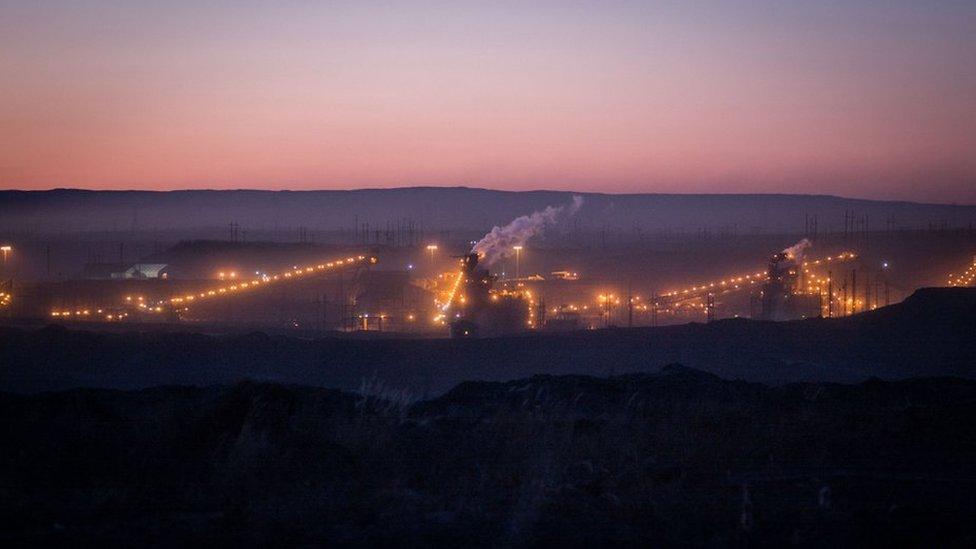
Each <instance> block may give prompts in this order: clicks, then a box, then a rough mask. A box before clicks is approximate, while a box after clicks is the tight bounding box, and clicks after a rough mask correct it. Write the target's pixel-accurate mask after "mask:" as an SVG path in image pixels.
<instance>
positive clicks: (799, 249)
mask: <svg viewBox="0 0 976 549" xmlns="http://www.w3.org/2000/svg"><path fill="white" fill-rule="evenodd" d="M810 246H813V242H810V239H808V238H804V239H803V240H801V241H799V242H797V243H796V244H794V245H792V246H790V247H789V248H786V249H785V250H783V253H784V254H786V257H788V258H790V259H791V260H793V261H794V262H796V263H799V262H800V261H802V260H803V256H804V254H806V251H807V248H809V247H810Z"/></svg>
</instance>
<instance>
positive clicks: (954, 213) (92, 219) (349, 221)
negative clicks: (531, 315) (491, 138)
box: [0, 187, 976, 232]
mask: <svg viewBox="0 0 976 549" xmlns="http://www.w3.org/2000/svg"><path fill="white" fill-rule="evenodd" d="M574 195H581V196H583V197H584V199H585V202H584V205H583V208H582V209H581V210H580V212H579V213H578V219H579V223H580V224H581V226H583V227H589V228H595V229H600V228H603V227H604V226H606V225H609V226H613V227H625V228H627V229H631V228H634V227H640V228H642V229H644V230H661V229H669V230H687V229H690V230H694V229H698V228H702V227H723V226H733V225H734V226H737V227H739V228H741V230H743V231H747V230H750V228H753V227H755V228H758V229H759V230H761V231H763V232H766V231H798V230H800V228H801V227H802V225H801V222H802V220H803V219H805V216H807V215H816V216H818V217H819V219H820V220H821V221H822V223H823V225H821V228H823V229H828V230H840V229H841V227H842V220H843V219H844V216H845V214H846V213H847V212H852V211H853V212H856V213H857V215H859V216H865V217H866V218H867V219H873V220H874V223H875V225H874V227H875V228H877V229H880V228H882V227H883V226H884V220H891V219H893V220H896V221H897V224H898V225H897V226H898V227H909V228H924V227H927V226H929V224H930V223H935V224H939V225H940V226H941V225H942V224H945V225H946V226H949V227H965V226H967V225H971V224H972V223H974V222H976V206H970V205H948V204H919V203H913V202H892V201H875V200H860V199H850V198H841V197H836V196H826V195H790V194H602V193H572V192H564V191H522V192H511V191H496V190H488V189H477V188H466V187H412V188H395V189H362V190H349V191H338V190H336V191H256V190H225V191H215V190H187V191H167V192H159V191H87V190H77V189H56V190H51V191H0V220H2V221H0V230H2V229H7V230H23V229H24V228H33V229H35V230H55V231H60V230H69V229H71V230H83V231H97V230H130V229H135V228H144V229H153V230H164V229H189V228H201V227H224V226H226V224H227V223H229V222H239V223H242V224H244V225H245V226H246V227H247V228H249V229H251V230H268V229H270V228H272V227H279V226H281V227H284V226H292V227H296V226H299V225H301V226H306V227H311V228H314V229H320V230H323V229H327V230H332V229H336V228H340V227H344V228H351V227H353V225H354V223H355V221H356V220H357V219H358V220H359V221H360V222H372V223H373V224H374V228H378V226H375V225H376V224H377V223H383V222H386V221H389V220H391V219H394V218H411V219H414V220H416V221H418V222H421V221H422V223H423V225H424V227H425V228H427V229H463V230H485V229H486V228H491V227H492V226H493V225H495V224H498V223H504V222H508V221H510V220H511V219H513V218H515V217H517V216H519V215H523V214H526V213H529V212H532V211H537V210H540V209H542V208H545V207H546V206H553V205H560V204H567V203H569V202H570V201H571V200H572V197H573V196H574Z"/></svg>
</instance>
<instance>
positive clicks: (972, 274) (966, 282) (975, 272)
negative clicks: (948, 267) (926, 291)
mask: <svg viewBox="0 0 976 549" xmlns="http://www.w3.org/2000/svg"><path fill="white" fill-rule="evenodd" d="M973 280H976V258H974V259H973V263H972V264H971V265H970V266H969V268H968V269H966V271H965V272H964V273H962V274H961V275H959V276H955V275H951V274H950V275H949V286H972V285H973Z"/></svg>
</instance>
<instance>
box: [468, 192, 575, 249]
mask: <svg viewBox="0 0 976 549" xmlns="http://www.w3.org/2000/svg"><path fill="white" fill-rule="evenodd" d="M582 205H583V197H582V196H574V197H573V201H572V202H571V203H570V204H566V205H565V206H548V207H546V209H544V210H542V211H541V212H533V213H531V214H529V215H523V216H522V217H518V218H516V219H515V220H514V221H512V222H511V223H509V224H508V225H505V226H504V227H498V226H496V227H495V228H493V229H492V230H491V231H490V232H489V233H488V234H486V235H485V236H484V238H482V239H481V240H479V241H478V243H477V244H475V245H474V247H473V248H471V253H476V254H478V255H479V256H480V257H481V262H482V263H483V264H484V265H486V266H487V265H491V264H492V263H494V262H496V261H498V260H499V259H502V258H504V257H508V256H510V255H512V254H514V253H515V250H513V249H512V247H513V246H521V245H523V244H525V242H526V241H528V240H529V239H530V238H532V237H533V236H535V235H537V234H539V233H540V232H542V231H543V230H544V229H545V228H546V227H547V226H549V225H552V224H553V223H556V222H557V221H558V220H559V219H560V217H561V216H571V215H573V214H575V213H576V211H577V210H579V209H580V206H582Z"/></svg>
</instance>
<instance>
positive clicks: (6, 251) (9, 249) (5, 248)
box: [0, 245, 13, 275]
mask: <svg viewBox="0 0 976 549" xmlns="http://www.w3.org/2000/svg"><path fill="white" fill-rule="evenodd" d="M12 251H13V247H11V246H10V245H4V246H0V253H3V274H4V275H6V274H7V254H9V253H10V252H12Z"/></svg>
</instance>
